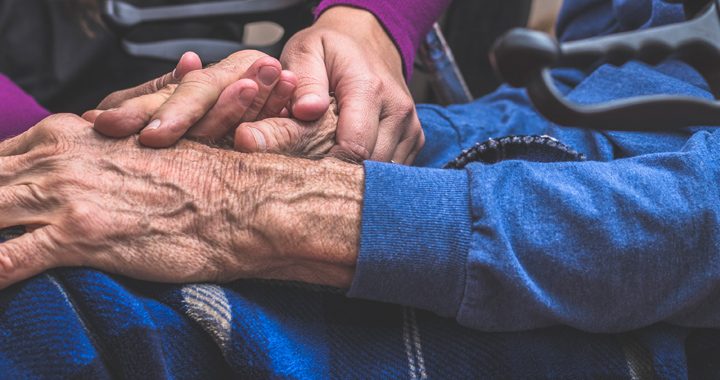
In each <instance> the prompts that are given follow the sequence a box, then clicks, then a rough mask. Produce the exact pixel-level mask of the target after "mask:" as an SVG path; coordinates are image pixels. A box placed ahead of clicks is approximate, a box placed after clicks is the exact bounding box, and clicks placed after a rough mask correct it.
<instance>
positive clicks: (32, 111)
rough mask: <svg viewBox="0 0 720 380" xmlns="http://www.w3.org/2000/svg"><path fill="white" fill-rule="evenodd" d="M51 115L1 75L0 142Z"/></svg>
mask: <svg viewBox="0 0 720 380" xmlns="http://www.w3.org/2000/svg"><path fill="white" fill-rule="evenodd" d="M49 114H50V113H49V112H48V111H47V110H45V109H44V108H42V107H41V106H40V105H39V104H37V102H36V101H35V99H33V98H32V97H31V96H30V95H28V94H26V93H25V92H24V91H23V90H21V89H20V88H18V87H17V86H16V85H15V84H14V83H13V82H11V81H10V79H8V78H7V77H5V76H4V75H2V74H0V141H2V140H4V139H6V138H8V137H11V136H15V135H19V134H20V133H23V132H25V131H26V130H27V129H28V128H30V127H32V126H33V125H35V124H36V123H37V122H38V121H40V120H42V119H43V118H45V117H46V116H48V115H49Z"/></svg>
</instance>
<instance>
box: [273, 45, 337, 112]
mask: <svg viewBox="0 0 720 380" xmlns="http://www.w3.org/2000/svg"><path fill="white" fill-rule="evenodd" d="M300 45H305V46H303V47H302V48H300ZM323 56H324V54H323V52H322V43H321V42H320V41H319V40H318V41H317V42H315V43H314V44H313V43H311V42H309V41H303V40H300V41H299V43H294V44H293V43H291V44H288V46H287V47H286V48H285V50H283V54H282V56H281V57H280V62H282V64H283V68H286V69H287V70H290V71H292V72H294V73H295V74H296V75H297V78H298V84H297V87H296V89H295V93H294V94H293V96H292V98H291V99H290V104H291V113H292V115H293V117H295V118H297V119H300V120H305V121H311V120H317V119H319V118H320V117H322V116H323V115H324V114H325V112H326V111H327V110H328V106H329V105H330V95H329V86H328V73H327V69H326V68H325V60H324V57H323Z"/></svg>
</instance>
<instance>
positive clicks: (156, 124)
mask: <svg viewBox="0 0 720 380" xmlns="http://www.w3.org/2000/svg"><path fill="white" fill-rule="evenodd" d="M160 124H162V121H160V119H155V120H153V121H151V122H150V124H148V125H147V126H145V128H144V129H143V131H152V130H155V129H158V128H160Z"/></svg>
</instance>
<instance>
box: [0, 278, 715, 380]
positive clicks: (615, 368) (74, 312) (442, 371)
mask: <svg viewBox="0 0 720 380" xmlns="http://www.w3.org/2000/svg"><path fill="white" fill-rule="evenodd" d="M719 358H720V332H719V331H716V330H703V329H686V328H681V327H676V326H670V325H666V324H659V325H655V326H650V327H648V328H645V329H642V330H638V331H633V332H629V333H624V334H592V333H586V332H581V331H577V330H573V329H570V328H565V327H553V328H547V329H541V330H534V331H526V332H516V333H483V332H478V331H473V330H470V329H467V328H464V327H462V326H459V325H458V324H456V323H455V322H454V321H453V320H449V319H444V318H440V317H437V316H435V315H433V314H431V313H427V312H424V311H420V310H415V309H412V308H406V307H401V306H396V305H389V304H382V303H376V302H368V301H363V300H357V299H350V298H347V297H345V296H344V294H343V293H342V292H341V291H339V290H336V289H331V288H326V287H315V286H306V285H301V284H296V283H283V282H271V281H237V282H234V283H231V284H225V285H218V284H187V285H169V284H158V283H150V282H145V281H136V280H131V279H127V278H123V277H119V276H113V275H108V274H105V273H102V272H98V271H94V270H89V269H65V268H63V269H56V270H52V271H49V272H46V273H44V274H42V275H39V276H36V277H35V278H32V279H30V280H28V281H25V282H22V283H19V284H17V285H14V286H12V287H10V288H8V289H5V290H3V291H2V292H0V378H3V379H4V378H8V379H9V378H12V379H34V378H88V379H103V378H129V379H140V378H143V379H144V378H148V379H150V378H152V379H163V378H168V379H175V378H177V379H209V378H213V379H214V378H248V379H260V378H277V379H285V378H287V379H327V378H339V379H345V378H353V379H358V378H363V379H387V378H392V379H432V378H435V379H467V378H503V379H506V378H511V379H512V378H523V379H525V378H573V379H575V378H628V379H631V378H632V379H637V378H660V379H663V378H666V379H682V378H688V377H691V378H720V360H717V359H719Z"/></svg>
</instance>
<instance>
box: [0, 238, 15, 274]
mask: <svg viewBox="0 0 720 380" xmlns="http://www.w3.org/2000/svg"><path fill="white" fill-rule="evenodd" d="M6 245H7V243H6ZM11 247H12V246H11V245H7V246H6V247H4V248H3V249H2V250H0V281H2V282H5V281H7V280H8V279H9V278H10V277H12V275H13V274H14V273H15V272H16V271H17V270H18V267H19V265H18V263H17V261H18V260H17V259H16V258H17V255H15V254H14V251H13V249H12V248H11Z"/></svg>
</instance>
